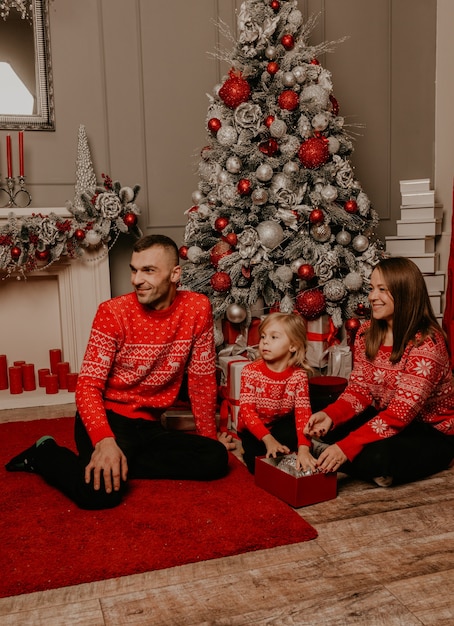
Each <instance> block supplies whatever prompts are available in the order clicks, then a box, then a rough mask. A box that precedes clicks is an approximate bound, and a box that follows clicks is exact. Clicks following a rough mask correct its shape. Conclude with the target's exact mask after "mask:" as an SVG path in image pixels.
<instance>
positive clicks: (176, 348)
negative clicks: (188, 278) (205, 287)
mask: <svg viewBox="0 0 454 626" xmlns="http://www.w3.org/2000/svg"><path fill="white" fill-rule="evenodd" d="M185 371H187V375H188V392H189V398H190V401H191V407H192V411H193V414H194V419H195V425H196V430H197V432H198V434H200V435H204V436H206V437H211V438H216V423H215V410H216V393H217V387H216V376H215V372H216V369H215V348H214V337H213V317H212V311H211V304H210V301H209V300H208V298H207V297H206V296H204V295H202V294H198V293H193V292H190V291H177V295H176V298H175V300H174V301H173V303H172V304H171V305H170V307H168V308H167V309H163V310H160V311H156V310H153V309H151V308H148V307H146V306H143V305H141V304H140V303H139V302H138V300H137V297H136V295H135V293H130V294H127V295H124V296H119V297H117V298H112V299H111V300H108V301H107V302H103V303H102V304H101V305H100V306H99V308H98V311H97V313H96V316H95V319H94V322H93V326H92V329H91V334H90V339H89V342H88V346H87V349H86V352H85V356H84V359H83V363H82V366H81V370H80V373H79V378H78V383H77V388H76V404H77V409H78V411H79V413H80V416H81V419H82V421H83V423H84V425H85V427H86V428H87V431H88V434H89V436H90V438H91V440H92V443H93V445H95V444H96V443H97V442H98V441H100V440H101V439H103V438H105V437H112V436H113V433H112V431H111V429H110V426H109V424H108V421H107V417H106V409H108V410H112V411H114V412H115V413H119V414H120V415H123V416H125V417H128V418H132V419H133V418H143V419H150V420H158V419H160V417H161V415H162V413H163V412H164V411H165V410H166V409H167V408H169V407H170V406H172V404H173V403H174V402H175V400H176V398H177V395H178V392H179V389H180V386H181V382H182V379H183V374H184V372H185Z"/></svg>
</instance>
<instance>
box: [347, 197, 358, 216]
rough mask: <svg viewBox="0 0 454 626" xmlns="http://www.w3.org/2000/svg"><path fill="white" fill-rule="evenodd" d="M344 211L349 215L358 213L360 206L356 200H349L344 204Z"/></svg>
mask: <svg viewBox="0 0 454 626" xmlns="http://www.w3.org/2000/svg"><path fill="white" fill-rule="evenodd" d="M344 209H345V210H346V211H347V213H352V214H353V213H357V212H358V204H357V202H356V200H347V202H346V203H345V204H344Z"/></svg>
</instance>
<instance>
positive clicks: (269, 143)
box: [259, 139, 279, 156]
mask: <svg viewBox="0 0 454 626" xmlns="http://www.w3.org/2000/svg"><path fill="white" fill-rule="evenodd" d="M259 150H260V152H263V154H266V155H267V156H273V155H274V154H276V152H277V151H278V150H279V144H278V143H277V141H276V139H267V140H266V141H262V143H261V144H259Z"/></svg>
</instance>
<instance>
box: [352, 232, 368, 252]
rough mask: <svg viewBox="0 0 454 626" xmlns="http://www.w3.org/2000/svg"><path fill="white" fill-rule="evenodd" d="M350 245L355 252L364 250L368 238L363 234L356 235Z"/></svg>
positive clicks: (366, 246)
mask: <svg viewBox="0 0 454 626" xmlns="http://www.w3.org/2000/svg"><path fill="white" fill-rule="evenodd" d="M352 246H353V247H354V249H355V250H356V251H357V252H365V251H366V250H367V248H368V247H369V239H368V238H367V237H365V236H364V235H356V237H355V238H354V239H353V241H352Z"/></svg>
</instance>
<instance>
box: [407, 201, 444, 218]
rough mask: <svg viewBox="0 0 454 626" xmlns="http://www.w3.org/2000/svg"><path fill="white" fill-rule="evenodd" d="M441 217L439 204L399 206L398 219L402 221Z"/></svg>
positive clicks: (441, 210)
mask: <svg viewBox="0 0 454 626" xmlns="http://www.w3.org/2000/svg"><path fill="white" fill-rule="evenodd" d="M442 217H443V206H442V205H441V204H436V205H435V206H412V207H409V206H406V207H403V206H401V207H400V219H401V220H404V221H411V220H441V219H442Z"/></svg>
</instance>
